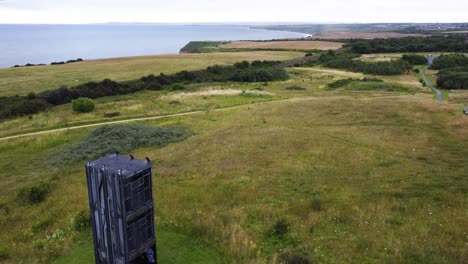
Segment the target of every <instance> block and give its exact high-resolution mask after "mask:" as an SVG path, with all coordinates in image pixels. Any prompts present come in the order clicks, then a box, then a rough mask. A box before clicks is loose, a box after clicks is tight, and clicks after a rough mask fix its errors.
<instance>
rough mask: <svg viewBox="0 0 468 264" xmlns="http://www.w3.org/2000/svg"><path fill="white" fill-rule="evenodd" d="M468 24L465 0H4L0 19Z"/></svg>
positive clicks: (0, 4) (0, 0)
mask: <svg viewBox="0 0 468 264" xmlns="http://www.w3.org/2000/svg"><path fill="white" fill-rule="evenodd" d="M106 22H147V23H151V22H154V23H203V22H214V23H219V22H272V23H274V22H278V23H284V22H310V23H369V22H468V1H466V0H444V1H440V0H287V1H284V0H283V1H278V0H230V1H227V0H126V1H125V0H79V1H77V0H0V23H18V24H86V23H106Z"/></svg>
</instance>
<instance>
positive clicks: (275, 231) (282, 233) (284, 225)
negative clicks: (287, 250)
mask: <svg viewBox="0 0 468 264" xmlns="http://www.w3.org/2000/svg"><path fill="white" fill-rule="evenodd" d="M289 228H290V226H289V223H288V222H286V220H284V219H281V220H278V221H277V222H276V223H275V224H274V225H273V226H272V227H271V229H270V230H269V231H268V237H271V238H276V239H283V238H285V237H286V235H287V234H288V233H289Z"/></svg>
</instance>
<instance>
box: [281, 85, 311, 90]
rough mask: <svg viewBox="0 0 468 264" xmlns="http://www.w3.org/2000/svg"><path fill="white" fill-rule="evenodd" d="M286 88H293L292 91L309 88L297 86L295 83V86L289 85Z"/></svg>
mask: <svg viewBox="0 0 468 264" xmlns="http://www.w3.org/2000/svg"><path fill="white" fill-rule="evenodd" d="M286 90H292V91H304V90H307V89H306V88H304V87H300V86H297V85H293V86H289V87H287V88H286Z"/></svg>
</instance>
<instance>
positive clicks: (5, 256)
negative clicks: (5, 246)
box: [0, 250, 8, 260]
mask: <svg viewBox="0 0 468 264" xmlns="http://www.w3.org/2000/svg"><path fill="white" fill-rule="evenodd" d="M5 259H8V253H6V251H3V250H0V260H5Z"/></svg>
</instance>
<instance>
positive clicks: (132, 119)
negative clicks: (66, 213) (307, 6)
mask: <svg viewBox="0 0 468 264" xmlns="http://www.w3.org/2000/svg"><path fill="white" fill-rule="evenodd" d="M224 109H227V108H220V109H216V110H224ZM202 112H204V111H202V110H199V111H192V112H185V113H179V114H171V115H160V116H151V117H140V118H131V119H125V120H118V121H108V122H101V123H95V124H88V125H80V126H71V127H65V128H57V129H51V130H44V131H39V132H32V133H25V134H19V135H14V136H7V137H2V138H0V141H3V140H8V139H15V138H21V137H29V136H37V135H43V134H49V133H54V132H62V131H67V130H73V129H80V128H87V127H97V126H104V125H113V124H121V123H129V122H136V121H145V120H155V119H162V118H166V117H176V116H186V115H193V114H198V113H202Z"/></svg>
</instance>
